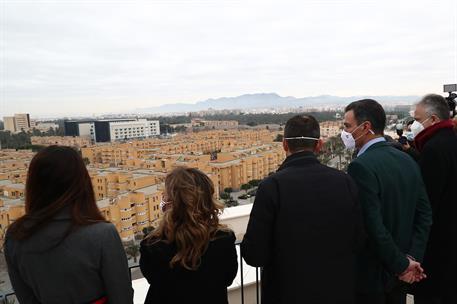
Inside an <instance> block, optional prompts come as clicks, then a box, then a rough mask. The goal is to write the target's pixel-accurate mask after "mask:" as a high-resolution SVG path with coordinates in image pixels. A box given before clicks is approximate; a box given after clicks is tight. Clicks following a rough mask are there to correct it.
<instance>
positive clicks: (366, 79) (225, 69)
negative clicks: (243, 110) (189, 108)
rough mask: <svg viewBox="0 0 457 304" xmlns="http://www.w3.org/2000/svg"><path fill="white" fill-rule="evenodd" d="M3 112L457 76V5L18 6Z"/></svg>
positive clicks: (392, 84) (7, 40)
mask: <svg viewBox="0 0 457 304" xmlns="http://www.w3.org/2000/svg"><path fill="white" fill-rule="evenodd" d="M0 3H1V5H0V9H1V15H0V16H1V37H0V47H1V55H0V56H1V67H0V70H1V71H0V73H1V81H0V86H1V87H0V89H1V100H0V116H3V115H11V114H13V113H16V112H28V113H30V114H31V115H32V116H34V115H36V116H43V115H57V114H67V115H75V114H90V113H101V112H105V113H106V112H121V111H130V110H133V109H135V108H143V107H151V106H157V105H161V104H167V103H175V102H196V101H199V100H204V99H207V98H217V97H223V96H237V95H241V94H246V93H260V92H276V93H278V94H280V95H283V96H295V97H304V96H311V95H320V94H332V95H340V96H353V95H422V94H424V93H428V92H438V93H440V92H441V90H442V85H443V84H444V83H456V82H457V1H455V0H440V1H436V0H433V1H423V0H413V1H409V0H401V1H400V0H363V1H362V0H360V1H359V0H357V1H346V0H315V1H314V0H313V1H311V0H299V1H285V0H281V1H267V0H261V1H251V0H241V1H226V0H219V1H218V0H203V1H192V0H186V1H184V0H182V1H173V0H164V1H154V0H150V1H147V2H146V1H133V0H125V1H103V0H87V1H86V0H79V1H68V0H59V1H39V0H34V1H21V0H14V1H9V0H8V1H7V0H0Z"/></svg>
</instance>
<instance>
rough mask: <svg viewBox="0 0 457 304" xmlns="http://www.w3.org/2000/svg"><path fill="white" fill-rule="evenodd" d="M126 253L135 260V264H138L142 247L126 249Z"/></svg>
mask: <svg viewBox="0 0 457 304" xmlns="http://www.w3.org/2000/svg"><path fill="white" fill-rule="evenodd" d="M125 253H126V254H127V255H128V256H130V257H132V258H133V262H134V263H137V258H138V255H140V246H138V245H136V244H132V245H130V246H128V247H127V248H125Z"/></svg>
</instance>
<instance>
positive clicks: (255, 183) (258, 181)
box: [248, 179, 262, 187]
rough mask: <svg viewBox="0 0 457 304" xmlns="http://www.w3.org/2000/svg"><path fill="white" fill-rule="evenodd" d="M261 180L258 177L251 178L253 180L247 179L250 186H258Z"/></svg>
mask: <svg viewBox="0 0 457 304" xmlns="http://www.w3.org/2000/svg"><path fill="white" fill-rule="evenodd" d="M261 182H262V180H260V179H253V180H251V181H249V182H248V184H249V185H251V187H258V186H259V185H260V183H261Z"/></svg>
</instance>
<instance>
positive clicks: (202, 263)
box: [140, 167, 238, 304]
mask: <svg viewBox="0 0 457 304" xmlns="http://www.w3.org/2000/svg"><path fill="white" fill-rule="evenodd" d="M161 207H162V210H163V211H164V214H163V218H162V220H161V222H160V224H159V226H158V228H157V229H155V230H154V231H153V232H152V233H151V234H150V235H148V236H147V237H146V238H145V239H144V240H143V241H142V243H141V259H140V267H141V271H142V273H143V275H144V276H145V278H146V279H147V280H148V282H149V284H150V287H149V291H148V294H147V297H146V301H145V303H146V304H147V303H161V304H173V303H214V304H219V303H221V304H226V303H228V301H227V287H228V286H230V284H232V281H233V279H234V278H235V276H236V272H237V270H238V262H237V253H236V249H235V235H234V233H233V231H231V230H229V229H227V227H225V226H224V225H221V224H220V223H219V218H218V216H219V214H220V213H221V211H222V208H223V206H222V205H221V204H220V203H219V202H218V201H216V200H215V198H214V185H213V183H212V181H211V180H210V179H209V177H208V176H207V175H205V174H204V173H202V172H201V171H199V170H197V169H193V168H184V167H180V168H176V169H174V170H173V171H172V172H171V173H169V174H168V175H167V177H166V179H165V190H164V193H163V199H162V203H161Z"/></svg>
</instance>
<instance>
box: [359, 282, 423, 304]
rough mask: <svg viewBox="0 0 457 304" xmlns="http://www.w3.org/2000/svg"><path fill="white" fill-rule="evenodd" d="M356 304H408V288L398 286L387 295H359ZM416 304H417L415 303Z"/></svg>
mask: <svg viewBox="0 0 457 304" xmlns="http://www.w3.org/2000/svg"><path fill="white" fill-rule="evenodd" d="M355 303H356V304H406V286H404V285H402V286H398V287H396V288H394V289H393V290H392V291H390V292H386V293H372V294H371V293H368V294H362V293H357V294H356V297H355ZM414 304H416V303H414Z"/></svg>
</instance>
